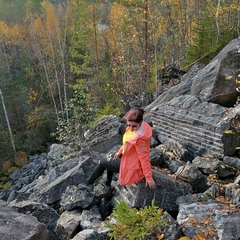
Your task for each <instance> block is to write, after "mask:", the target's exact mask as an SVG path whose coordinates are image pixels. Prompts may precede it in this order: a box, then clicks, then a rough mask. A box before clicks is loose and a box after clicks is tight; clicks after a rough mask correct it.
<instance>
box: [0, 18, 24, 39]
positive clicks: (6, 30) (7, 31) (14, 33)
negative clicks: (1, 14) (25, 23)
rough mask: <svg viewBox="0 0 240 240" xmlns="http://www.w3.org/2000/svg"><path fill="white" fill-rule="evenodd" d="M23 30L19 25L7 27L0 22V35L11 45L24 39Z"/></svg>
mask: <svg viewBox="0 0 240 240" xmlns="http://www.w3.org/2000/svg"><path fill="white" fill-rule="evenodd" d="M23 32H24V28H23V27H21V26H20V25H19V24H15V25H13V26H8V25H7V24H6V23H4V22H2V21H0V35H1V36H3V38H4V39H7V40H8V41H9V42H11V43H16V42H18V41H20V40H21V39H22V38H23V37H24V34H23Z"/></svg>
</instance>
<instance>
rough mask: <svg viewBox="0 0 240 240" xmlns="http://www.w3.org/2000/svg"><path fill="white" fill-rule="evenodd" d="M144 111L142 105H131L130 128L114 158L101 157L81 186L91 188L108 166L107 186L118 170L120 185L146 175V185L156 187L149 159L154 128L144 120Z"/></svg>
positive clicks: (134, 181) (139, 179) (128, 126)
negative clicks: (136, 107)
mask: <svg viewBox="0 0 240 240" xmlns="http://www.w3.org/2000/svg"><path fill="white" fill-rule="evenodd" d="M143 114H144V111H143V110H142V109H132V110H130V111H129V112H128V113H127V114H126V116H125V120H126V122H127V124H126V126H127V128H126V131H125V133H124V135H123V144H122V146H121V148H120V149H119V151H118V152H117V153H116V154H115V155H114V158H111V159H103V160H101V161H100V163H99V164H98V165H97V167H96V168H95V169H94V171H93V172H92V174H91V176H90V177H89V178H88V180H87V183H86V185H85V186H80V187H79V188H80V189H86V190H89V191H91V190H92V189H93V187H92V184H93V183H94V181H95V180H96V179H97V178H99V177H100V176H101V175H102V174H103V172H104V171H105V170H107V180H106V186H108V187H110V185H111V181H112V176H113V173H114V172H117V173H119V183H120V184H121V185H130V184H133V183H139V182H140V181H141V180H143V179H144V178H145V180H146V185H148V186H149V187H150V188H151V189H153V188H155V182H154V180H153V178H152V169H151V163H150V159H149V154H150V139H151V137H152V128H151V127H150V125H149V124H148V123H146V122H145V121H144V120H143Z"/></svg>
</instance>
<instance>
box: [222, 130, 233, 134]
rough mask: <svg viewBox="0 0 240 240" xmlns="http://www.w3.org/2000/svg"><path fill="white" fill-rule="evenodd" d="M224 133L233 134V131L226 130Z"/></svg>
mask: <svg viewBox="0 0 240 240" xmlns="http://www.w3.org/2000/svg"><path fill="white" fill-rule="evenodd" d="M224 133H225V134H234V131H233V130H226V131H225V132H224Z"/></svg>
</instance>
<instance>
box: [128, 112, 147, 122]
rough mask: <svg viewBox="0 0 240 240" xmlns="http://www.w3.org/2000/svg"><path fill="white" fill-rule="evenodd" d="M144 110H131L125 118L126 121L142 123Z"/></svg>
mask: <svg viewBox="0 0 240 240" xmlns="http://www.w3.org/2000/svg"><path fill="white" fill-rule="evenodd" d="M143 115H144V110H143V109H141V108H134V109H131V110H130V111H129V112H128V113H127V115H126V116H125V119H126V121H130V122H136V123H140V122H142V120H143Z"/></svg>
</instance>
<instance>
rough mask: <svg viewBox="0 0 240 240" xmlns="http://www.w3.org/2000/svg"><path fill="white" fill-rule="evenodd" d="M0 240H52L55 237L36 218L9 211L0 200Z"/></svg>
mask: <svg viewBox="0 0 240 240" xmlns="http://www.w3.org/2000/svg"><path fill="white" fill-rule="evenodd" d="M0 209H1V212H0V239H1V240H20V239H25V240H43V239H44V240H54V239H55V237H54V236H53V235H52V234H51V233H50V232H49V231H48V230H47V228H46V226H45V225H44V224H42V223H40V222H39V221H38V220H37V218H35V217H33V216H28V215H25V214H22V213H17V212H14V211H11V209H10V208H9V207H8V206H7V204H6V202H4V201H1V200H0Z"/></svg>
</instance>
